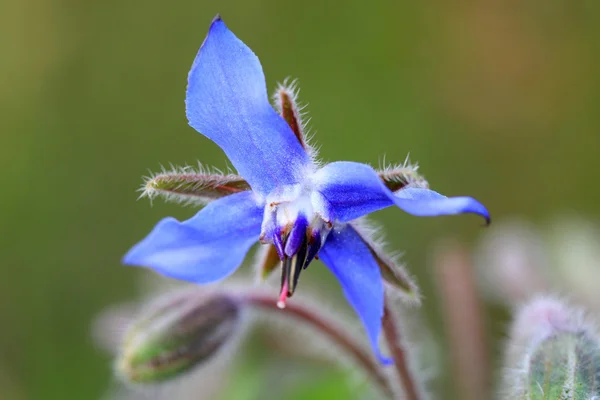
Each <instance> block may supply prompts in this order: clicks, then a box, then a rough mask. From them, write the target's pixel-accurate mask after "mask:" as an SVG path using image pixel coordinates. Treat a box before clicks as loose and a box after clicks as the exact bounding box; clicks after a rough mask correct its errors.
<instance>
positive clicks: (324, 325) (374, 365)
mask: <svg viewBox="0 0 600 400" xmlns="http://www.w3.org/2000/svg"><path fill="white" fill-rule="evenodd" d="M241 299H242V301H244V302H246V303H248V304H249V305H250V306H253V307H256V308H259V309H264V310H267V311H272V312H279V313H282V312H285V313H288V315H289V316H290V317H294V318H298V319H300V320H302V321H304V322H306V323H308V324H309V325H311V326H312V327H313V328H315V329H317V330H318V331H319V332H321V333H322V334H324V335H325V336H327V337H329V338H330V339H331V340H332V341H333V342H334V343H337V344H338V345H339V346H340V347H341V348H342V349H343V350H344V351H345V352H346V353H348V354H350V355H351V356H352V357H353V358H354V359H355V360H356V362H357V363H358V364H359V365H360V366H362V367H363V368H364V370H365V371H366V372H367V373H368V374H369V376H371V377H372V379H373V380H374V381H375V382H376V383H377V385H378V386H379V387H380V388H381V390H382V391H383V392H384V393H385V394H386V395H387V396H389V397H390V398H394V391H393V390H392V388H391V386H390V384H389V382H388V380H387V377H386V376H385V374H384V373H383V371H382V368H381V366H380V365H379V363H378V362H377V361H376V360H375V359H374V358H373V357H372V356H371V355H370V354H369V353H368V352H367V351H365V350H364V349H363V348H362V346H361V345H360V344H358V343H356V341H355V340H354V339H353V338H352V337H351V336H349V335H347V334H346V333H345V332H344V331H343V330H342V329H341V328H340V327H338V326H337V324H336V323H335V322H334V321H331V320H330V319H328V318H327V317H326V316H324V315H323V314H321V313H319V312H318V311H316V310H314V309H312V308H311V307H307V306H306V305H302V304H298V303H296V302H289V303H286V306H285V309H284V310H281V309H280V308H278V306H277V299H275V298H273V297H272V296H268V295H266V294H262V293H257V292H254V293H246V294H244V295H242V296H241Z"/></svg>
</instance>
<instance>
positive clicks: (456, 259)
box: [435, 241, 490, 400]
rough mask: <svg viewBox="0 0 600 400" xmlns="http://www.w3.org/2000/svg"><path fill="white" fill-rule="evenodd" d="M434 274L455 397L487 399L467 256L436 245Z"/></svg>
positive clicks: (478, 310)
mask: <svg viewBox="0 0 600 400" xmlns="http://www.w3.org/2000/svg"><path fill="white" fill-rule="evenodd" d="M435 272H436V277H437V281H438V282H437V283H438V287H439V293H440V296H441V298H440V300H441V306H442V315H443V316H444V323H445V325H446V332H447V335H448V341H449V344H450V356H451V357H452V363H453V368H452V371H453V375H454V382H456V386H457V387H456V388H457V389H458V391H459V396H460V398H461V399H464V400H479V399H484V398H488V397H489V395H490V394H489V387H490V382H489V355H488V353H487V344H486V332H485V324H484V321H483V309H482V305H481V301H480V299H479V294H478V293H477V289H476V286H475V278H474V277H473V266H472V264H471V260H470V258H469V254H468V253H467V251H466V250H465V249H464V248H463V247H462V246H461V245H460V244H458V243H456V242H453V241H450V242H446V243H442V244H440V245H439V248H438V249H437V252H436V258H435Z"/></svg>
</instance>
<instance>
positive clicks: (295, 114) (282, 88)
mask: <svg viewBox="0 0 600 400" xmlns="http://www.w3.org/2000/svg"><path fill="white" fill-rule="evenodd" d="M299 91H300V89H299V88H298V84H297V81H295V80H293V81H291V82H290V81H289V79H286V80H284V81H283V83H280V84H279V85H278V86H277V89H276V90H275V93H274V94H273V104H274V106H275V109H276V110H277V112H278V113H279V115H281V117H282V118H283V119H284V120H285V122H287V124H288V125H289V127H290V129H291V130H292V132H294V135H295V136H296V138H297V139H298V141H299V142H300V144H301V145H302V147H303V148H304V150H306V152H307V153H308V154H309V155H310V157H311V158H312V159H313V161H314V159H315V157H316V153H317V151H316V149H315V148H314V147H313V146H312V145H311V144H310V139H309V138H308V135H307V133H308V132H307V127H306V122H305V120H304V116H305V113H304V106H300V105H299V104H298V93H299Z"/></svg>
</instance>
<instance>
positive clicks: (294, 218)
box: [124, 17, 489, 355]
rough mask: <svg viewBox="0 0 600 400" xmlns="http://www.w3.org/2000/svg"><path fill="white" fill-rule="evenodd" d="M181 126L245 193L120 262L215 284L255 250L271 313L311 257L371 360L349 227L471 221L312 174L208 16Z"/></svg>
mask: <svg viewBox="0 0 600 400" xmlns="http://www.w3.org/2000/svg"><path fill="white" fill-rule="evenodd" d="M186 114H187V117H188V120H189V123H190V125H191V126H192V127H193V128H194V129H196V130H197V131H198V132H201V133H202V134H203V135H204V136H206V137H207V138H209V139H211V140H212V141H214V142H215V143H216V144H217V145H219V146H220V147H221V149H222V150H223V151H224V152H225V153H226V154H227V157H228V158H229V160H230V161H231V163H232V164H233V166H234V167H235V168H236V169H237V171H238V172H239V174H240V175H241V176H242V177H243V178H244V179H245V180H246V182H247V183H248V184H249V186H250V188H251V190H240V191H238V192H236V193H234V194H230V195H228V196H224V197H222V198H219V199H218V200H215V201H212V202H210V203H209V204H208V205H207V206H206V207H205V208H203V209H202V210H201V211H200V212H198V213H197V214H196V215H195V216H194V217H192V218H191V219H189V220H187V221H184V222H179V221H177V220H175V219H173V218H166V219H164V220H162V221H161V222H159V223H158V224H157V225H156V227H155V228H154V230H153V231H152V232H151V233H150V234H149V235H148V236H147V237H146V238H145V239H144V240H142V241H141V242H140V243H138V244H137V245H136V246H135V247H133V249H131V250H130V251H129V253H128V254H127V255H126V256H125V258H124V263H125V264H132V265H140V266H145V267H150V268H153V269H154V270H155V271H157V272H159V273H161V274H163V275H166V276H169V277H173V278H177V279H182V280H186V281H191V282H196V283H209V282H214V281H218V280H221V279H223V278H225V277H227V276H229V275H230V274H231V273H233V272H234V271H235V270H236V269H237V268H238V267H239V266H240V264H241V263H242V261H243V260H244V257H245V256H246V253H247V252H248V250H249V249H250V247H251V246H252V245H253V244H255V243H256V242H257V241H259V240H260V241H261V242H262V243H270V244H273V245H274V246H275V248H276V250H277V253H278V255H279V257H280V259H281V260H282V288H281V294H280V304H281V305H282V306H283V305H284V304H285V299H286V297H289V296H291V294H292V293H293V292H294V290H295V287H296V284H297V281H298V277H299V274H300V272H301V271H302V270H303V269H304V268H306V267H307V266H308V264H309V263H310V262H311V261H312V260H313V259H314V258H315V257H317V256H318V257H319V258H320V259H321V260H322V261H323V263H324V264H325V265H326V266H327V267H328V268H329V269H330V270H331V272H332V273H333V274H334V275H335V276H336V278H337V279H338V280H339V282H340V284H341V285H342V288H343V290H344V293H345V295H346V297H347V299H348V301H349V302H350V304H351V305H352V306H353V307H354V309H355V310H356V312H357V314H358V316H359V317H360V319H361V321H362V323H363V324H364V327H365V329H366V331H367V333H368V336H369V339H370V342H371V345H372V346H373V349H374V350H375V352H376V353H377V354H378V355H379V354H380V353H379V350H378V345H377V340H378V337H379V334H380V332H381V318H382V315H383V302H384V288H383V282H382V277H381V272H380V268H379V266H378V264H377V261H376V259H375V258H374V255H373V253H372V251H371V249H370V248H369V246H368V245H367V244H366V243H365V241H364V240H363V237H362V236H361V235H360V234H359V232H357V230H356V229H355V227H354V226H353V225H352V224H350V221H352V220H355V219H357V218H360V217H362V216H365V215H367V214H369V213H372V212H374V211H377V210H380V209H382V208H385V207H389V206H392V205H396V206H398V207H400V208H401V209H402V210H404V211H406V212H408V213H410V214H413V215H417V216H437V215H448V214H458V213H475V214H479V215H481V216H483V217H484V218H485V219H486V221H488V222H489V214H488V211H487V210H486V209H485V207H484V206H483V205H482V204H480V203H479V202H477V201H476V200H474V199H472V198H470V197H454V198H448V197H445V196H442V195H441V194H439V193H436V192H434V191H432V190H429V189H426V188H419V187H410V185H409V186H407V187H405V188H403V189H402V190H399V191H396V192H392V191H391V190H390V189H389V188H388V187H387V186H386V185H385V184H384V182H383V181H382V179H381V177H380V176H379V175H378V174H377V172H376V171H375V170H373V168H371V167H370V166H368V165H365V164H360V163H355V162H347V161H343V162H334V163H330V164H326V165H323V166H320V165H317V164H316V163H315V162H314V161H313V159H312V157H311V156H310V155H309V154H308V153H307V151H306V150H305V145H304V143H302V141H301V140H298V139H299V138H298V137H297V136H296V135H295V134H294V132H293V130H292V128H290V125H289V124H288V123H287V122H286V121H285V120H284V119H283V118H282V117H281V116H280V115H279V114H278V113H277V112H275V110H274V109H273V107H272V106H271V104H270V103H269V99H268V96H267V91H266V85H265V78H264V75H263V71H262V68H261V65H260V62H259V60H258V58H257V57H256V56H255V55H254V53H253V52H252V50H250V49H249V48H248V47H247V46H246V45H245V44H244V43H243V42H242V41H240V40H239V39H238V38H237V37H236V36H235V35H234V34H233V33H232V32H231V31H229V29H228V28H227V26H226V25H225V23H224V22H223V21H222V20H221V19H220V18H219V17H217V18H216V19H215V20H214V21H213V23H212V25H211V26H210V30H209V33H208V36H207V37H206V39H205V41H204V43H203V44H202V46H201V48H200V50H199V52H198V55H197V56H196V59H195V60H194V63H193V65H192V69H191V71H190V73H189V77H188V87H187V94H186Z"/></svg>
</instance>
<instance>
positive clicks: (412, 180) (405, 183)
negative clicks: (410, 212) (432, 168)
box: [377, 160, 429, 192]
mask: <svg viewBox="0 0 600 400" xmlns="http://www.w3.org/2000/svg"><path fill="white" fill-rule="evenodd" d="M418 169H419V166H418V165H416V164H410V163H409V162H408V160H406V161H405V162H404V164H400V165H396V166H390V167H386V168H384V169H383V170H380V171H377V173H378V174H379V177H380V178H381V180H383V183H384V184H385V186H387V188H388V189H390V190H391V191H392V192H397V191H398V190H401V189H403V188H405V187H413V188H421V189H428V188H429V183H428V182H427V181H426V180H425V178H424V177H423V176H422V175H421V174H419V173H418V172H417V171H418Z"/></svg>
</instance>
